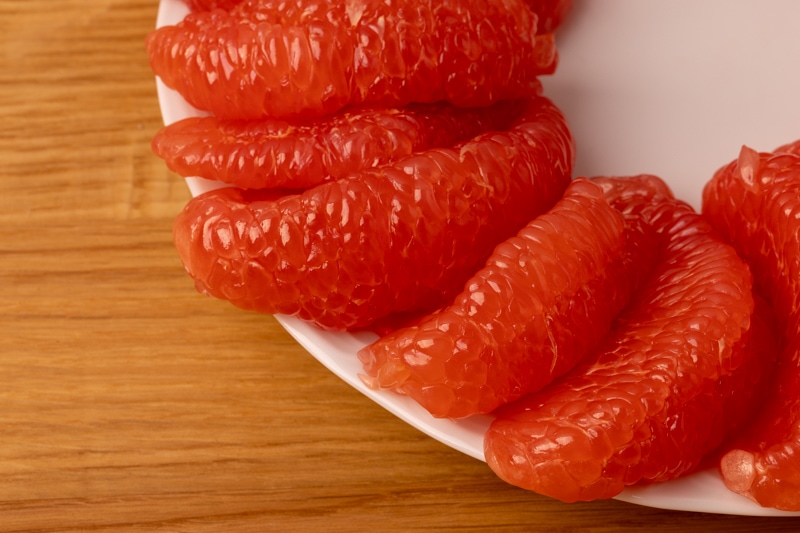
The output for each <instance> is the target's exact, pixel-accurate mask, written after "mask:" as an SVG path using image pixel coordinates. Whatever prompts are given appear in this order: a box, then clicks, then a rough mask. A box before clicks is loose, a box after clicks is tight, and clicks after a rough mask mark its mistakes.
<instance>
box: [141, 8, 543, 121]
mask: <svg viewBox="0 0 800 533" xmlns="http://www.w3.org/2000/svg"><path fill="white" fill-rule="evenodd" d="M535 32H536V16H535V15H534V14H533V13H532V12H531V11H530V9H529V8H528V7H527V6H526V5H525V3H524V2H523V0H487V1H482V2H474V1H472V0H452V1H448V2H426V1H421V0H399V1H393V2H383V1H380V0H365V1H363V2H356V3H353V2H348V1H345V0H290V1H285V0H261V1H255V0H245V1H244V2H242V3H240V4H238V5H237V6H235V7H233V8H232V9H231V10H230V11H229V12H227V11H223V10H212V11H202V12H197V13H191V14H189V15H188V16H187V17H186V18H185V19H184V20H183V21H181V22H180V23H178V24H176V25H174V26H164V27H161V28H158V29H156V30H154V31H153V32H152V33H151V34H150V35H148V37H147V43H146V44H147V50H148V55H149V58H150V66H151V68H152V70H153V72H155V73H156V74H157V75H158V76H159V77H160V78H161V79H162V81H163V82H164V83H165V84H166V85H167V86H169V87H171V88H173V89H175V90H177V91H178V92H179V93H180V94H181V95H183V97H184V98H185V99H186V100H187V101H188V102H189V103H191V104H192V105H194V106H195V107H197V108H199V109H204V110H207V111H210V112H212V113H213V114H214V115H216V116H218V117H220V118H236V119H242V118H267V117H273V118H287V117H295V118H296V117H300V118H311V117H318V116H321V115H325V114H330V113H333V112H335V111H337V110H339V109H341V108H342V107H344V106H345V105H355V104H361V103H364V104H374V105H380V106H392V107H395V106H403V105H406V104H408V103H411V102H421V103H434V102H439V101H447V102H450V103H452V104H454V105H457V106H460V107H480V106H486V105H490V104H492V103H494V102H497V101H500V100H504V99H513V98H527V97H530V96H533V95H535V94H538V93H539V91H540V90H541V85H540V83H539V81H538V76H540V75H542V74H548V73H552V72H553V70H554V69H555V64H556V49H555V44H554V42H553V37H552V35H550V34H545V35H536V33H535Z"/></svg>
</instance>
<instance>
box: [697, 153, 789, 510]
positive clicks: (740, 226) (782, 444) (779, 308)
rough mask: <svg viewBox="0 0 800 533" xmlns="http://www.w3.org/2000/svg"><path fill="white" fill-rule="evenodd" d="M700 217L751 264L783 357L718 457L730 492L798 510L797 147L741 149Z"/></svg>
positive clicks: (707, 196)
mask: <svg viewBox="0 0 800 533" xmlns="http://www.w3.org/2000/svg"><path fill="white" fill-rule="evenodd" d="M703 213H704V215H706V216H707V217H708V218H709V220H711V222H712V223H713V224H714V226H715V227H717V228H718V229H719V231H720V232H721V233H722V234H723V235H725V237H726V238H727V239H729V240H730V242H732V243H733V245H734V247H736V249H737V251H738V252H739V253H740V255H741V256H742V257H743V258H745V260H746V261H747V262H748V263H749V264H750V266H751V268H752V270H753V276H754V279H755V283H756V285H757V286H758V288H759V290H760V291H761V293H762V294H764V296H765V298H766V299H767V300H768V301H769V302H770V303H771V304H772V305H773V307H774V309H775V313H776V318H777V323H778V325H779V327H780V328H781V332H782V339H781V340H782V351H781V354H780V357H779V361H778V371H777V378H776V382H775V383H774V386H773V390H772V391H771V394H770V398H769V404H768V405H767V406H766V408H765V409H764V411H763V412H762V413H760V414H759V416H758V418H757V419H756V421H755V422H754V425H753V426H752V427H750V428H747V430H746V431H745V434H744V436H743V438H742V439H741V440H740V441H739V442H737V443H736V444H735V445H733V446H732V447H731V449H730V451H729V452H728V453H727V454H726V455H725V456H724V457H723V458H722V460H721V463H720V471H721V473H722V476H723V480H724V481H725V484H726V485H727V486H728V488H730V489H731V490H733V491H735V492H738V493H740V494H743V495H745V496H747V497H749V498H751V499H753V500H755V501H756V502H758V503H759V504H761V505H763V506H766V507H775V508H778V509H783V510H788V511H797V510H800V394H798V391H800V142H795V143H791V144H788V145H785V146H782V147H780V148H779V149H777V150H776V151H775V152H773V153H768V152H762V153H758V152H755V151H754V150H752V149H750V148H747V147H743V148H742V150H741V152H740V155H739V157H738V159H736V160H734V161H732V162H731V163H730V164H728V165H726V166H725V167H723V168H721V169H720V170H719V171H718V172H717V173H716V174H715V175H714V177H713V179H712V180H711V181H710V182H709V183H708V184H707V185H706V188H705V189H704V191H703Z"/></svg>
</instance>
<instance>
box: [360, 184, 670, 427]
mask: <svg viewBox="0 0 800 533" xmlns="http://www.w3.org/2000/svg"><path fill="white" fill-rule="evenodd" d="M654 239H655V235H654V234H652V232H651V231H650V228H649V227H645V226H643V225H641V224H638V220H637V219H635V218H631V219H628V220H626V219H625V218H624V217H623V216H622V215H621V214H620V213H619V212H618V211H617V210H615V209H614V208H613V207H611V206H610V205H609V203H608V202H607V201H606V199H605V197H604V196H603V192H602V190H601V189H600V188H599V187H598V186H597V185H595V184H593V183H591V182H589V181H587V180H577V181H575V182H573V183H572V185H570V187H569V188H568V189H567V192H566V194H565V195H564V198H563V199H562V200H561V201H560V202H559V203H558V204H556V205H555V206H554V207H553V209H551V210H550V211H548V212H547V213H545V214H543V215H541V216H539V217H537V218H536V219H535V220H533V221H532V222H531V223H530V224H528V225H527V226H526V227H525V228H523V229H522V230H520V232H519V233H517V235H516V236H515V237H512V238H510V239H508V240H507V241H505V242H503V243H502V244H500V245H499V246H498V247H497V248H496V249H495V251H494V252H493V254H492V256H491V257H490V258H489V259H488V261H487V263H486V265H485V266H484V268H482V269H481V270H480V271H478V272H477V274H475V275H474V276H473V277H472V278H471V279H470V280H469V281H468V282H467V283H466V286H465V289H464V291H463V292H461V294H459V295H458V297H457V298H456V299H455V302H454V303H453V304H452V305H450V306H448V307H446V308H444V309H442V310H439V311H437V312H435V313H434V314H433V315H431V316H430V317H427V318H425V319H423V320H422V321H421V322H420V323H419V324H417V325H414V326H411V327H407V328H403V329H400V330H398V331H396V332H394V333H391V334H389V335H387V336H385V337H383V338H382V339H380V340H379V341H377V342H376V343H374V344H372V345H370V346H368V347H366V348H365V349H363V350H362V351H361V352H360V353H359V358H360V359H361V362H362V364H363V366H364V370H365V371H366V372H367V374H368V375H369V376H371V379H368V380H367V382H368V383H369V384H370V385H371V386H372V387H375V388H391V389H394V390H396V391H398V392H400V393H402V394H406V395H408V396H410V397H412V398H413V399H414V400H416V401H417V402H418V403H420V404H421V405H422V406H423V407H425V408H426V409H427V410H428V411H429V412H430V413H431V414H433V415H434V416H437V417H450V418H459V417H464V416H469V415H472V414H476V413H488V412H490V411H492V410H494V409H495V408H497V407H498V406H499V405H502V404H504V403H506V402H508V401H511V400H514V399H516V398H518V397H520V396H521V395H522V394H525V393H527V392H531V391H534V390H538V389H539V388H541V387H542V386H544V385H545V384H547V383H549V382H550V381H552V380H553V379H554V378H555V377H557V376H559V375H562V374H564V373H565V372H567V371H568V370H569V369H570V368H572V367H573V366H574V365H575V364H576V363H577V362H578V361H579V360H580V359H581V358H583V357H584V356H585V355H586V354H587V353H588V352H589V351H591V350H592V349H594V348H595V347H596V345H597V344H598V343H599V342H600V340H601V339H602V338H603V336H605V334H606V333H607V332H608V328H609V327H610V323H611V320H612V318H613V317H614V316H615V315H616V314H617V313H618V312H619V311H620V310H621V309H622V308H623V307H624V305H625V304H626V303H627V301H628V299H629V298H630V295H631V292H632V291H633V290H634V289H635V288H636V285H637V277H640V276H641V273H642V272H646V271H647V270H648V265H649V263H650V262H651V260H652V258H651V257H649V255H648V252H649V250H652V249H653V248H655V246H654V244H655V243H654ZM620 280H625V282H624V283H621V282H620Z"/></svg>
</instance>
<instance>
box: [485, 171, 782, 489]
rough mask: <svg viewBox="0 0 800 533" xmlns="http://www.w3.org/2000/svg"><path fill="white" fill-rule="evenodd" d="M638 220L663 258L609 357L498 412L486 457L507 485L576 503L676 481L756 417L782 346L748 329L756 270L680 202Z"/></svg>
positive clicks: (601, 355)
mask: <svg viewBox="0 0 800 533" xmlns="http://www.w3.org/2000/svg"><path fill="white" fill-rule="evenodd" d="M619 183H621V182H619ZM619 183H617V185H618V184H619ZM640 216H641V217H643V218H644V219H645V220H646V221H647V223H648V224H650V225H651V226H652V227H653V228H655V229H656V231H657V232H658V233H659V234H660V235H661V236H662V238H663V242H662V245H663V248H662V253H663V256H662V258H661V259H660V261H659V262H658V264H657V266H656V268H655V269H654V270H653V271H652V272H651V273H650V276H649V278H648V280H647V281H646V282H645V283H644V285H643V286H642V287H641V289H640V290H639V291H637V292H636V294H635V297H634V298H633V300H632V301H631V303H630V304H629V305H628V307H626V309H625V310H624V311H623V312H622V313H621V314H620V315H619V316H618V317H617V319H616V320H615V322H614V325H613V327H612V329H611V332H610V333H609V335H608V336H607V337H606V338H605V339H604V341H603V343H602V345H601V346H600V348H599V349H598V350H597V351H596V353H595V354H593V355H591V356H590V357H589V359H587V360H586V361H585V362H584V363H583V364H581V365H580V366H579V367H577V368H576V369H575V370H573V371H572V372H570V373H569V374H568V375H566V376H565V377H564V378H562V379H561V380H559V381H557V382H555V383H553V384H552V385H550V386H548V387H546V388H545V389H543V390H541V391H540V392H538V393H534V394H530V395H527V396H525V397H523V398H521V399H520V400H518V401H516V402H513V403H510V404H508V405H506V406H504V407H502V408H500V409H498V410H497V412H496V415H497V418H496V420H495V421H494V422H493V424H492V425H491V427H490V429H489V431H488V432H487V434H486V437H485V441H484V446H485V453H486V459H487V462H488V464H489V466H490V467H491V468H492V469H493V470H494V471H495V472H496V473H497V474H498V475H499V476H500V477H501V478H502V479H504V480H506V481H508V482H509V483H512V484H514V485H518V486H521V487H524V488H527V489H529V490H533V491H536V492H538V493H541V494H545V495H548V496H551V497H554V498H557V499H560V500H563V501H578V500H592V499H597V498H610V497H613V496H615V495H617V494H618V493H619V492H620V491H622V490H623V488H624V487H625V486H627V485H631V484H635V483H639V482H656V481H665V480H668V479H673V478H675V477H678V476H680V475H682V474H685V473H687V472H690V471H692V470H693V469H695V468H696V467H697V466H698V465H699V464H700V461H701V460H702V458H703V456H704V455H705V454H707V453H708V452H710V451H711V450H713V449H714V448H715V447H716V446H718V445H719V444H720V443H721V442H722V441H723V439H724V438H725V437H726V436H727V435H728V434H729V433H730V431H731V430H732V429H733V426H734V425H735V424H736V423H738V420H739V417H744V416H747V415H748V414H749V411H750V410H751V409H752V408H753V403H754V402H753V397H752V396H751V395H750V394H749V393H748V391H754V390H756V389H755V388H754V386H753V385H754V384H755V383H756V382H760V381H761V380H762V379H763V377H762V376H764V375H765V373H766V372H768V369H769V367H770V358H771V356H772V351H773V350H772V349H771V348H772V347H774V336H773V334H772V331H771V330H770V328H769V327H768V320H769V319H762V318H757V319H753V320H752V322H753V323H754V324H758V326H757V327H756V326H754V327H752V328H751V326H750V325H751V316H752V314H753V309H754V300H753V296H752V291H751V281H750V273H749V270H748V268H747V266H746V265H745V264H744V262H743V261H742V260H741V259H739V257H738V256H737V255H736V253H735V251H734V250H733V249H732V248H731V247H730V246H728V245H726V244H724V243H723V242H722V241H721V240H720V239H719V237H718V236H717V234H716V233H715V232H714V231H713V230H712V228H711V227H710V226H709V224H708V223H707V222H706V221H705V220H703V218H702V217H701V216H700V215H698V214H696V213H694V212H693V210H692V209H691V208H690V207H689V206H688V205H686V204H684V203H682V202H679V201H677V200H674V199H668V198H666V197H664V196H662V197H661V198H656V199H655V200H654V201H652V202H650V204H649V205H646V206H645V208H644V209H641V210H640ZM759 309H761V312H763V313H768V309H767V308H766V307H759ZM759 316H760V315H759ZM751 337H752V338H751ZM754 380H755V381H754ZM741 395H745V396H744V397H743V398H742V396H741ZM731 411H733V412H735V416H734V417H733V418H731V417H729V416H728V415H727V413H729V412H731Z"/></svg>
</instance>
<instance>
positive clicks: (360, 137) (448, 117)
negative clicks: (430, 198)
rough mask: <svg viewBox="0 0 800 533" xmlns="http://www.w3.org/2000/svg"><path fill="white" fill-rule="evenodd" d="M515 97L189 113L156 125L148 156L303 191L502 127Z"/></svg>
mask: <svg viewBox="0 0 800 533" xmlns="http://www.w3.org/2000/svg"><path fill="white" fill-rule="evenodd" d="M519 108H520V102H519V101H503V102H499V103H497V104H494V105H492V106H488V107H480V108H471V109H460V108H455V107H453V106H450V105H446V104H432V105H424V104H417V105H414V104H412V105H409V106H408V107H404V108H374V107H371V108H364V109H350V110H348V111H343V112H340V113H337V114H335V115H332V116H328V117H323V118H320V119H316V120H308V121H291V122H288V121H285V120H278V119H264V120H223V119H218V118H216V117H213V116H211V117H192V118H187V119H184V120H181V121H179V122H175V123H173V124H170V125H169V126H166V127H165V128H163V129H161V130H160V131H159V132H158V133H156V135H155V137H154V138H153V142H152V147H153V152H155V154H156V155H158V156H159V157H161V158H162V159H164V161H165V162H166V164H167V167H169V169H170V170H172V171H173V172H176V173H178V174H180V175H181V176H184V177H188V176H196V177H201V178H205V179H210V180H216V181H221V182H224V183H229V184H232V185H235V186H237V187H239V188H242V189H251V188H256V189H258V188H276V187H285V188H292V189H301V188H302V189H305V188H308V187H312V186H314V185H318V184H320V183H323V182H326V181H334V180H337V179H340V178H346V177H347V176H348V175H350V174H353V173H355V172H358V171H360V170H362V169H366V168H372V167H377V166H380V165H386V164H389V163H392V162H393V161H395V160H396V159H398V158H400V157H402V156H407V155H411V154H412V153H414V152H420V151H423V150H428V149H431V148H437V147H444V148H446V147H450V146H452V145H453V144H455V143H457V142H461V141H465V140H469V139H471V138H472V137H474V136H476V135H477V134H479V133H481V132H482V131H487V130H505V129H508V126H509V125H510V122H511V120H512V119H513V118H515V117H516V116H517V115H518V114H519Z"/></svg>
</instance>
